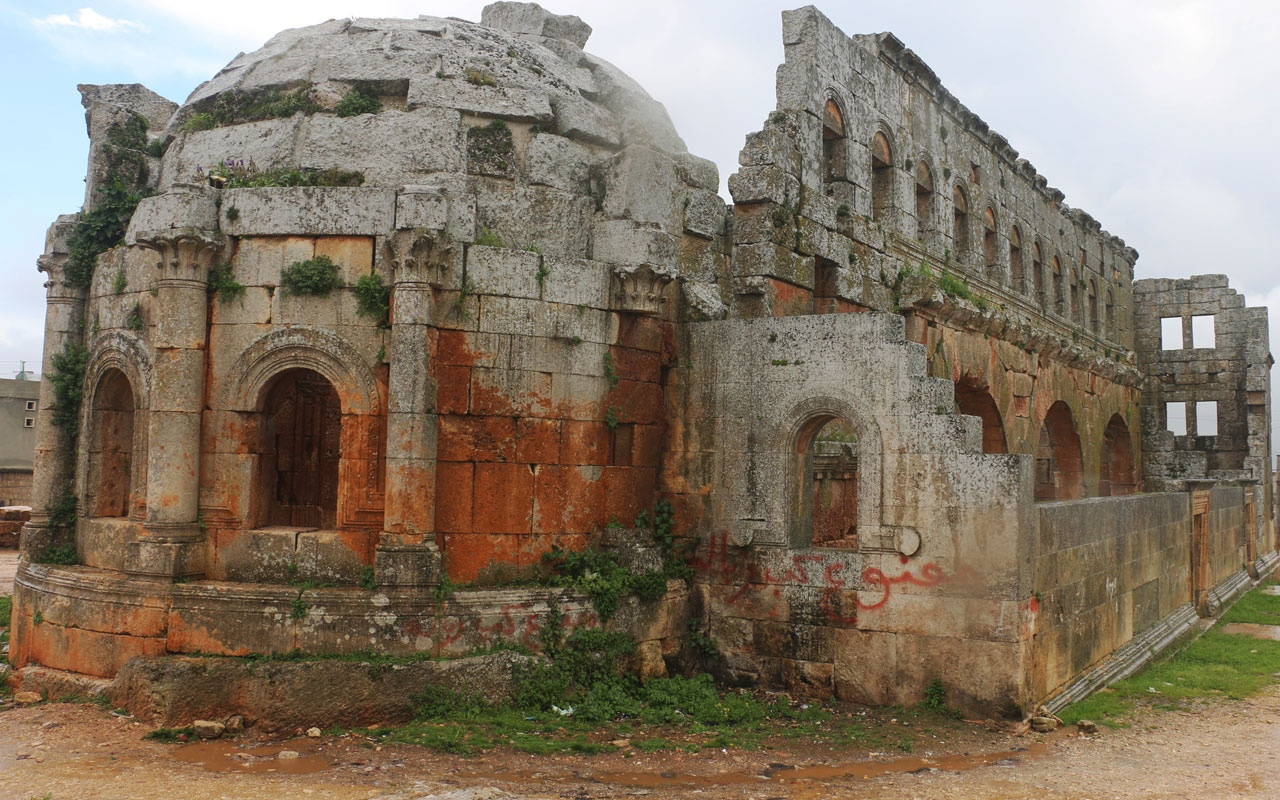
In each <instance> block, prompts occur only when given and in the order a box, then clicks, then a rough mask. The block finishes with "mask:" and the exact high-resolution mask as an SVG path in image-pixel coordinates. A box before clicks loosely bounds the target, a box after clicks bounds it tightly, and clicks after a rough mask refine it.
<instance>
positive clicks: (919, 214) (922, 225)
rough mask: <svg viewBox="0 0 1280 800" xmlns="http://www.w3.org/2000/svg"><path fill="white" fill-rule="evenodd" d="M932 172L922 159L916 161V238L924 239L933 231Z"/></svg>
mask: <svg viewBox="0 0 1280 800" xmlns="http://www.w3.org/2000/svg"><path fill="white" fill-rule="evenodd" d="M933 196H934V195H933V173H932V172H930V171H929V165H928V164H926V163H924V162H923V161H917V162H916V238H917V239H919V240H920V241H922V242H923V241H924V240H925V239H926V238H928V237H929V235H930V234H931V233H933V225H934V222H933V213H934V212H933Z"/></svg>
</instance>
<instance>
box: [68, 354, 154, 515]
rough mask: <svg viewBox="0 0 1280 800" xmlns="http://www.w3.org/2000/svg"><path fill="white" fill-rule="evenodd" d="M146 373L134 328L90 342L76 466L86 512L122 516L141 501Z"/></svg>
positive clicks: (147, 391) (147, 392)
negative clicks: (90, 352)
mask: <svg viewBox="0 0 1280 800" xmlns="http://www.w3.org/2000/svg"><path fill="white" fill-rule="evenodd" d="M150 375H151V361H150V359H149V357H148V356H147V351H146V347H145V346H144V345H143V344H142V342H141V340H139V339H138V337H136V336H134V335H133V334H129V333H125V332H123V331H112V332H109V333H107V334H104V335H102V336H100V337H99V338H98V339H96V340H95V341H94V342H93V343H92V355H91V356H90V358H89V362H88V363H87V364H86V365H85V379H84V385H85V387H86V391H87V394H86V397H85V403H84V411H83V412H82V413H83V418H82V425H81V429H82V430H84V431H85V437H84V440H83V441H84V443H85V447H84V448H83V451H82V453H81V455H80V461H79V468H78V470H79V473H80V476H81V478H82V480H81V481H80V482H79V489H80V491H79V495H80V498H81V503H82V505H81V508H82V509H83V511H84V513H85V514H86V515H87V516H90V517H127V516H130V515H137V514H138V513H141V511H142V509H143V507H144V506H145V502H146V492H145V491H144V490H143V488H142V487H143V486H144V485H145V484H146V474H147V456H146V454H147V407H148V405H149V402H150V394H151V385H150V380H149V378H150Z"/></svg>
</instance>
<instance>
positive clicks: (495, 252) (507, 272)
mask: <svg viewBox="0 0 1280 800" xmlns="http://www.w3.org/2000/svg"><path fill="white" fill-rule="evenodd" d="M542 261H543V259H542V256H540V255H539V254H537V253H531V252H528V251H525V250H511V249H508V248H505V247H485V246H482V245H472V246H470V247H468V248H467V277H468V279H470V280H471V281H472V282H473V283H474V285H475V293H476V294H480V295H500V296H507V297H522V298H525V299H529V300H538V299H540V298H541V296H542V294H543V285H544V283H545V281H546V277H547V276H545V275H543V274H542V273H541V271H540V268H541V267H542Z"/></svg>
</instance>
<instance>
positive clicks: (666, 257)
mask: <svg viewBox="0 0 1280 800" xmlns="http://www.w3.org/2000/svg"><path fill="white" fill-rule="evenodd" d="M677 255H678V240H677V238H676V237H675V236H672V235H670V234H668V233H665V232H663V231H660V230H654V229H651V228H642V227H638V226H637V225H636V224H635V223H633V222H631V221H630V220H625V219H605V220H599V221H597V222H596V223H595V227H594V232H593V237H592V253H591V257H592V258H594V259H596V260H597V261H606V262H609V263H612V264H655V265H659V266H668V267H670V266H674V265H675V263H676V260H677Z"/></svg>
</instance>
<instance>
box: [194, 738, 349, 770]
mask: <svg viewBox="0 0 1280 800" xmlns="http://www.w3.org/2000/svg"><path fill="white" fill-rule="evenodd" d="M314 749H315V745H314V744H313V743H312V742H310V741H307V740H302V741H298V742H284V743H282V744H270V745H258V746H253V747H239V746H237V745H236V744H235V743H234V742H229V741H225V740H215V741H211V742H196V743H194V744H188V745H183V746H182V747H179V748H178V749H177V750H175V751H174V753H173V757H174V758H175V759H177V760H178V761H183V762H186V763H188V764H198V765H200V766H202V767H204V768H205V769H207V770H209V771H210V772H253V773H276V774H279V775H307V774H310V773H312V772H321V771H323V770H326V769H329V767H331V766H333V762H331V761H330V760H329V759H327V758H324V757H323V756H320V755H318V754H316V753H314V752H312V751H314Z"/></svg>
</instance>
